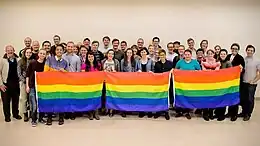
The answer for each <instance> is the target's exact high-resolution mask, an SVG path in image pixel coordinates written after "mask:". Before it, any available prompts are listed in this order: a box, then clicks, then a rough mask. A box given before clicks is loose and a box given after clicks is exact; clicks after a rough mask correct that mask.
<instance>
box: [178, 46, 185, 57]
mask: <svg viewBox="0 0 260 146" xmlns="http://www.w3.org/2000/svg"><path fill="white" fill-rule="evenodd" d="M184 51H185V48H184V47H179V48H178V53H179V54H180V55H183V54H184Z"/></svg>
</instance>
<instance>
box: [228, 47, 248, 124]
mask: <svg viewBox="0 0 260 146" xmlns="http://www.w3.org/2000/svg"><path fill="white" fill-rule="evenodd" d="M239 50H240V46H239V44H237V43H234V44H232V45H231V52H232V53H231V54H229V55H227V60H228V61H230V62H231V64H232V66H240V67H241V68H242V70H241V74H240V83H241V82H242V79H241V78H242V77H243V74H244V70H243V68H245V61H244V58H243V57H242V56H241V55H239V54H238V52H239ZM240 85H241V84H240ZM240 91H241V86H240ZM240 95H241V94H240ZM237 114H238V104H237V105H233V106H229V107H228V114H227V116H228V117H230V118H231V119H230V120H231V121H236V120H237Z"/></svg>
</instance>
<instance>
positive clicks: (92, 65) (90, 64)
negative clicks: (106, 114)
mask: <svg viewBox="0 0 260 146" xmlns="http://www.w3.org/2000/svg"><path fill="white" fill-rule="evenodd" d="M85 64H86V66H85V68H81V69H84V71H85V72H94V71H101V70H102V66H101V64H100V63H98V61H97V60H96V57H95V55H94V52H92V51H89V52H88V53H87V55H86V62H85ZM94 118H95V119H96V120H100V117H99V115H98V110H95V111H90V112H89V120H93V119H94Z"/></svg>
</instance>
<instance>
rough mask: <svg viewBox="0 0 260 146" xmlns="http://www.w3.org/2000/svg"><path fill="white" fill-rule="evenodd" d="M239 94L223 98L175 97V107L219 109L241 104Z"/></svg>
mask: <svg viewBox="0 0 260 146" xmlns="http://www.w3.org/2000/svg"><path fill="white" fill-rule="evenodd" d="M239 100H240V99H239V92H235V93H230V94H225V95H223V96H204V97H188V96H183V95H175V106H176V107H182V108H189V109H196V108H198V109H200V108H217V107H225V106H231V105H236V104H238V103H239Z"/></svg>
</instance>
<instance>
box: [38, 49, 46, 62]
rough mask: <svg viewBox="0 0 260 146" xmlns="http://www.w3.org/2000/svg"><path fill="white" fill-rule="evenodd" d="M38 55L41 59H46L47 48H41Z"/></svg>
mask: <svg viewBox="0 0 260 146" xmlns="http://www.w3.org/2000/svg"><path fill="white" fill-rule="evenodd" d="M38 56H39V59H40V60H44V59H45V58H46V50H40V51H39V53H38Z"/></svg>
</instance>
